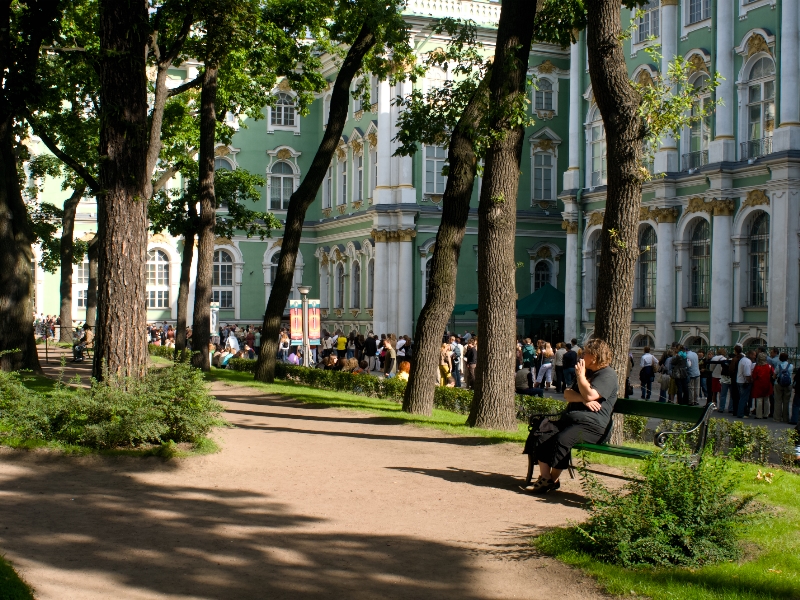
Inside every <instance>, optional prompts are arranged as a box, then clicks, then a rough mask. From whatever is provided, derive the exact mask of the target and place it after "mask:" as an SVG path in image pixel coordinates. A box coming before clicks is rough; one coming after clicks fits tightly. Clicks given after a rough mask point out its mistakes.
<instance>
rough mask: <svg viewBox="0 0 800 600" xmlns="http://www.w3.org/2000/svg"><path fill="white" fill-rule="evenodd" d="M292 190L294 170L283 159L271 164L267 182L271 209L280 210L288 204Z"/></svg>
mask: <svg viewBox="0 0 800 600" xmlns="http://www.w3.org/2000/svg"><path fill="white" fill-rule="evenodd" d="M292 192H294V171H293V170H292V167H290V166H289V164H288V163H285V162H283V161H281V162H277V163H275V164H274V165H272V174H271V175H270V182H269V198H270V200H269V206H270V208H271V209H272V210H281V209H284V208H286V207H288V206H289V198H291V197H292Z"/></svg>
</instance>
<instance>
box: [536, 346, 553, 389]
mask: <svg viewBox="0 0 800 600" xmlns="http://www.w3.org/2000/svg"><path fill="white" fill-rule="evenodd" d="M537 345H538V346H539V348H538V349H537V350H538V353H539V354H540V355H541V357H542V361H541V365H540V366H539V369H538V373H536V387H542V382H544V387H545V389H548V388H549V387H550V385H551V384H552V383H553V354H555V353H554V352H553V348H551V347H550V343H549V342H545V341H543V340H539V342H538V343H537Z"/></svg>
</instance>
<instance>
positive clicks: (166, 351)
mask: <svg viewBox="0 0 800 600" xmlns="http://www.w3.org/2000/svg"><path fill="white" fill-rule="evenodd" d="M147 352H148V353H149V354H150V355H151V356H160V357H161V358H168V359H169V360H174V359H175V348H170V347H168V346H156V345H155V344H148V345H147Z"/></svg>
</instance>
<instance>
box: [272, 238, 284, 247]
mask: <svg viewBox="0 0 800 600" xmlns="http://www.w3.org/2000/svg"><path fill="white" fill-rule="evenodd" d="M281 246H283V238H281V239H279V240H275V241H274V242H272V247H273V248H280V247H281Z"/></svg>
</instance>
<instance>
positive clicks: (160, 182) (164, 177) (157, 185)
mask: <svg viewBox="0 0 800 600" xmlns="http://www.w3.org/2000/svg"><path fill="white" fill-rule="evenodd" d="M178 171H180V169H179V168H178V167H176V166H175V165H173V166H171V167H170V168H168V169H167V170H166V171H164V172H163V173H162V174H161V175H159V176H158V179H156V180H155V182H154V183H153V193H154V194H155V193H156V192H157V191H158V190H160V189H161V188H162V187H164V186H165V185H167V182H168V181H169V180H170V179H172V178H173V177H174V176H175V174H176V173H177V172H178Z"/></svg>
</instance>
